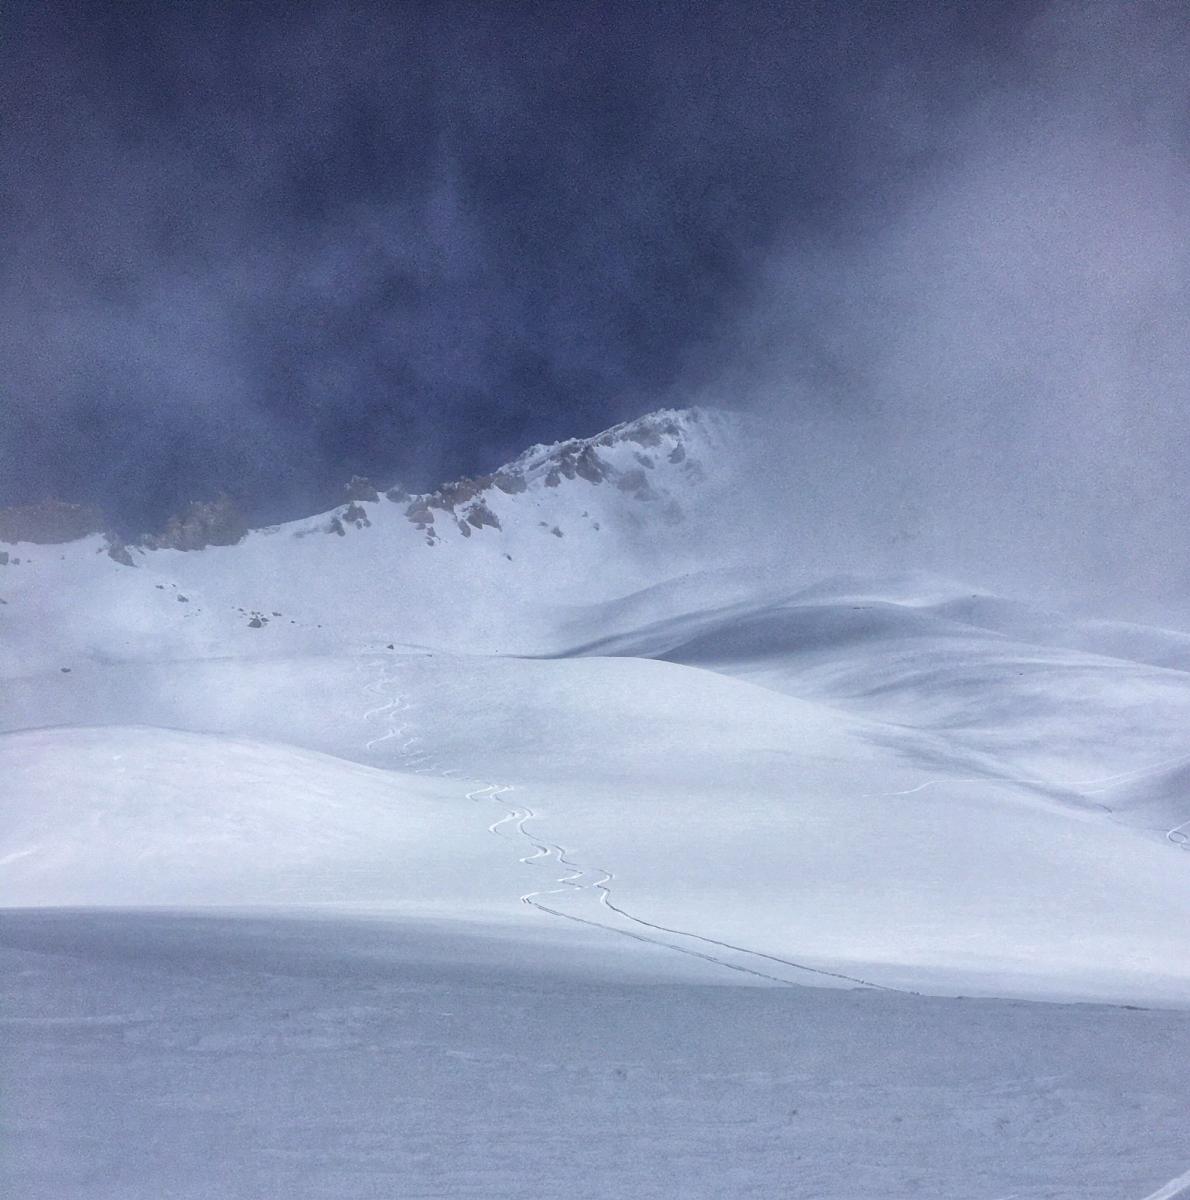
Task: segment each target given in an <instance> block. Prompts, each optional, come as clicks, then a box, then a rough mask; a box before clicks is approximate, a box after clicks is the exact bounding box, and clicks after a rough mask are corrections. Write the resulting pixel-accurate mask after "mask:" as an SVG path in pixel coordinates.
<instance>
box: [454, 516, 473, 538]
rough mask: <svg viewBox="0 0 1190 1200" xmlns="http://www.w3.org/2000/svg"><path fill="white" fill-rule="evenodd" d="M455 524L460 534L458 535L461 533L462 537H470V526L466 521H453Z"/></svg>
mask: <svg viewBox="0 0 1190 1200" xmlns="http://www.w3.org/2000/svg"><path fill="white" fill-rule="evenodd" d="M455 524H456V525H457V526H458V527H459V532H460V533H461V534H462V535H463V536H464V537H470V536H471V526H470V525H468V524H467V522H466V521H458V520H456V521H455Z"/></svg>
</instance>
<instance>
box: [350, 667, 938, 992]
mask: <svg viewBox="0 0 1190 1200" xmlns="http://www.w3.org/2000/svg"><path fill="white" fill-rule="evenodd" d="M368 666H369V667H371V668H372V669H373V670H376V671H378V672H379V674H378V677H375V678H372V679H371V680H370V681H369V682H368V683H367V684H365V687H364V690H365V691H366V692H368V693H369V694H370V695H372V696H374V697H375V698H376V699H377V700H380V701H381V703H379V704H377V705H374V706H373V707H372V708H369V709H368V710H367V711H366V712H365V713H364V716H363V719H364V721H365V722H367V721H372V720H374V719H376V718H382V719H383V720H384V721H385V725H386V728H385V730H384V732H383V733H381V734H379V735H378V736H377V737H375V738H372V739H371V740H369V741H368V742H367V743H365V748H366V749H367V750H369V751H371V750H373V749H375V748H376V747H377V746H379V745H381V744H382V743H384V742H386V741H390V740H394V739H397V738H403V739H404V740H403V741H402V742H401V744H400V746H399V747H398V754H399V756H400V758H401V761H402V764H403V765H404V766H405V767H406V769H412V770H413V771H414V773H415V774H425V775H428V774H434V775H439V776H442V777H444V778H459V779H465V778H466V777H465V776H463V775H462V773H461V772H460V771H459V769H458V768H455V767H451V768H447V769H445V770H443V769H441V768H440V767H439V766H438V765H437V764H436V763H435V762H434V761H433V760H432V759H431V756H430V755H429V754H428V753H426V752H425V751H420V752H416V753H415V752H413V750H412V747H413V746H414V745H415V744H416V743H417V742H419V741H420V739H419V738H417V737H416V736H414V735H411V734H410V725H409V724H408V723H407V722H397V721H395V718H396V716H397V715H398V714H400V713H404V712H408V711H410V710H411V709H412V707H413V706H412V704H411V703H410V702H409V700H408V698H407V697H405V696H403V695H401V694H400V692H399V691H396V688H397V683H398V681H397V679H396V677H395V676H394V675H393V673H392V672H391V663H390V661H389V660H388V659H376V660H372V661H371V662H370V663H369V664H368ZM414 764H418V765H416V766H415V765H414ZM471 782H475V783H477V784H478V785H479V786H477V787H475V788H473V789H472V790H471V791H469V792H467V793H466V798H467V799H468V800H472V801H475V802H480V801H483V800H487V801H490V802H492V803H495V804H497V805H499V807H500V809H501V815H500V816H499V817H498V818H497V819H496V820H494V821H492V822H491V824H489V825H488V832H489V833H492V834H494V835H495V836H497V837H501V838H504V839H505V840H519V841H522V842H525V843H527V844H528V846H529V848H530V852H529V853H528V854H526V855H524V856H523V857H521V859H520V862H521V863H523V864H524V865H526V866H541V865H544V864H545V863H547V862H549V861H551V860H552V861H555V862H557V864H558V865H559V866H560V867H562V868H563V869H564V870H565V874H563V875H560V876H559V877H558V878H557V879H556V880H555V881H554V882H555V883H557V884H558V886H557V887H553V888H544V889H538V890H535V891H531V892H526V893H525V894H524V895H523V896H521V903H522V904H526V905H528V906H529V907H530V908H535V909H537V910H538V911H539V912H543V913H547V914H548V915H549V916H551V917H557V918H559V919H561V920H564V921H573V922H575V923H576V924H579V925H587V926H590V927H591V928H594V929H603V930H605V931H607V932H609V933H614V934H618V935H619V936H621V937H628V938H632V939H633V940H634V941H638V942H644V943H647V944H649V945H654V946H659V947H661V948H662V949H665V950H671V951H673V952H674V953H677V954H685V955H687V956H689V957H691V958H697V959H699V960H701V961H703V962H707V963H711V964H713V965H715V966H719V967H723V968H724V969H726V970H729V971H737V972H739V973H740V974H743V975H749V976H752V977H754V978H756V979H764V980H766V981H767V982H769V983H775V984H779V985H781V986H783V987H799V986H802V985H801V984H799V983H798V982H797V981H796V980H792V979H786V978H784V977H782V976H779V975H774V974H772V973H771V972H768V971H764V970H760V969H758V968H757V967H756V966H746V965H744V964H741V963H735V962H730V961H728V960H726V959H724V958H722V957H719V956H718V955H714V954H710V953H707V952H705V951H702V950H696V949H694V948H692V947H690V946H682V945H675V944H674V943H673V942H671V941H668V940H665V939H663V938H659V937H652V936H649V934H645V933H638V932H636V931H635V930H631V929H624V928H623V927H622V926H621V925H620V924H618V923H617V924H611V923H608V922H606V921H597V920H593V919H592V918H590V917H583V916H578V915H577V914H575V913H571V912H565V911H564V910H562V909H560V908H555V907H554V906H553V905H551V904H546V903H544V902H543V898H544V897H549V896H558V895H567V894H570V893H571V892H577V893H588V894H589V893H594V894H596V895H597V897H598V904H599V905H600V906H601V908H602V909H604V910H605V911H607V912H610V913H614V914H615V915H616V916H617V917H620V918H621V919H622V920H624V921H628V922H630V923H631V924H633V925H636V926H639V927H640V928H641V929H645V930H649V931H650V933H653V934H667V935H669V936H670V937H680V938H688V939H690V940H691V941H695V942H700V943H702V944H703V945H706V946H713V947H715V948H717V949H720V950H727V951H730V952H731V953H733V954H739V955H743V956H744V957H745V958H746V959H748V960H751V961H752V962H754V963H755V962H765V963H774V964H777V965H778V966H782V967H787V968H788V969H790V970H793V971H801V972H805V973H806V974H810V975H817V976H820V977H821V978H825V979H835V980H839V981H840V982H843V983H850V984H854V985H855V986H857V987H865V988H873V989H876V990H879V991H885V992H902V993H907V994H911V995H916V994H917V993H911V992H908V991H907V989H904V988H895V987H890V986H888V985H887V984H881V983H873V982H872V981H871V980H867V979H862V978H860V977H858V976H855V975H846V974H843V973H842V972H839V971H828V970H826V969H824V968H822V967H812V966H809V965H808V964H806V963H799V962H796V961H794V960H793V959H788V958H781V957H780V956H778V955H775V954H768V953H765V952H764V951H762V950H750V949H748V948H747V947H746V946H738V945H736V944H734V943H732V942H726V941H722V940H720V939H718V938H712V937H706V936H704V935H703V934H701V933H693V932H691V931H690V930H688V929H678V928H676V927H674V926H668V925H661V924H658V923H656V922H653V921H648V920H645V918H643V917H638V916H637V915H636V914H635V913H633V912H630V911H629V910H628V909H626V908H623V907H622V906H620V905H618V904H616V903H615V901H614V900H613V898H612V890H611V886H610V885H611V884H612V882H613V881H614V880H615V874H614V873H613V872H611V871H608V870H606V869H605V868H602V867H599V868H588V867H584V866H582V865H581V864H579V863H577V862H575V861H574V860H573V859H571V858H570V856H569V851H568V850H566V849H565V848H564V847H562V846H560V845H558V844H556V843H553V842H546V841H542V840H540V839H539V838H538V837H536V836H535V835H534V834H533V833H532V832H531V831H530V830H529V829H528V828H526V826H527V825H528V823H529V822H530V821H537V820H540V817H539V816H538V815H537V813H536V812H534V810H533V809H531V808H529V807H527V806H525V805H511V804H510V803H509V802H507V801H506V800H504V799H503V797H505V796H507V795H508V794H509V793H511V792H512V791H514V790H515V789H514V788H513V786H512V785H511V784H497V783H480V781H478V780H472V781H471ZM509 830H511V831H512V838H511V839H510V838H509ZM585 880H586V881H587V882H584V881H585Z"/></svg>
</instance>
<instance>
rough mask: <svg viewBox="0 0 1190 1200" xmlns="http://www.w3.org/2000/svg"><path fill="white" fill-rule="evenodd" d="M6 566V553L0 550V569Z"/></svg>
mask: <svg viewBox="0 0 1190 1200" xmlns="http://www.w3.org/2000/svg"><path fill="white" fill-rule="evenodd" d="M7 566H8V551H7V550H0V567H7Z"/></svg>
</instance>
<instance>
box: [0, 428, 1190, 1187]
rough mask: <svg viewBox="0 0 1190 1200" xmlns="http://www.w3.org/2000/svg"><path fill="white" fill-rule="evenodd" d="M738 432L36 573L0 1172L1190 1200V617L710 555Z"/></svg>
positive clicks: (13, 702) (4, 582) (15, 810)
mask: <svg viewBox="0 0 1190 1200" xmlns="http://www.w3.org/2000/svg"><path fill="white" fill-rule="evenodd" d="M650 422H651V423H650ZM728 432H729V430H728V429H727V426H726V425H725V424H724V423H723V422H722V421H717V420H712V419H711V418H710V417H708V416H707V415H705V414H703V415H701V416H700V415H698V414H682V413H669V414H661V415H660V416H659V417H657V418H655V419H646V420H645V421H642V422H638V423H634V424H632V425H629V426H624V427H620V428H619V429H618V430H614V431H610V432H609V434H607V435H603V436H602V437H601V438H597V439H589V440H588V441H586V442H579V441H576V442H572V443H564V444H562V445H561V446H560V447H539V448H536V449H535V450H534V451H531V452H529V453H528V454H527V455H525V456H523V457H522V459H520V460H517V462H516V463H514V464H510V465H509V466H508V467H507V468H503V469H502V470H501V471H500V472H497V473H496V474H495V475H493V476H491V477H486V478H485V479H483V480H478V481H475V480H472V481H459V482H457V483H455V484H452V485H448V486H447V487H446V488H444V489H441V490H440V491H439V492H438V493H434V494H432V495H430V496H426V497H401V499H400V502H399V503H398V502H397V501H395V500H393V499H390V498H387V497H383V496H381V495H379V494H377V495H376V497H375V499H359V500H353V501H352V503H351V504H350V505H349V506H347V507H345V508H343V509H342V510H341V511H337V512H336V513H333V514H325V515H324V516H323V517H319V518H311V519H310V520H308V521H304V522H295V523H294V524H293V525H291V526H280V527H277V528H276V529H272V530H267V531H257V532H254V533H252V534H250V535H249V536H248V538H247V539H245V540H244V541H243V542H241V543H240V544H238V545H233V546H221V547H215V546H212V547H208V548H206V549H200V550H192V551H189V552H181V551H177V550H162V549H158V550H151V551H149V550H145V551H142V550H136V551H135V552H133V553H126V554H124V555H123V556H122V557H123V558H126V559H127V561H122V559H121V558H114V557H111V556H109V554H107V553H105V544H104V543H103V542H102V539H98V538H92V539H86V540H84V541H80V542H75V543H69V544H66V545H63V546H40V545H39V546H29V545H21V546H19V547H17V548H14V549H13V550H11V551H10V552H6V553H7V555H8V557H7V559H6V560H5V561H4V562H3V563H2V564H0V601H3V603H2V604H0V685H2V686H0V905H2V906H3V908H2V909H0V979H2V980H3V983H2V984H0V989H2V990H0V996H2V997H3V1000H2V1005H3V1007H2V1008H0V1028H2V1031H3V1032H2V1035H0V1083H2V1084H3V1087H2V1091H3V1095H4V1103H3V1104H2V1105H0V1187H2V1190H3V1191H4V1193H5V1194H12V1195H14V1196H16V1195H19V1196H29V1197H39V1198H40V1197H45V1198H47V1200H48V1198H49V1197H54V1198H58V1197H112V1198H113V1200H114V1198H116V1197H119V1198H121V1200H124V1198H137V1200H139V1198H141V1197H144V1198H145V1200H149V1198H153V1200H156V1198H157V1197H161V1196H178V1197H191V1196H194V1197H198V1196H210V1195H218V1196H225V1197H244V1198H245V1200H247V1198H248V1197H267V1196H291V1197H306V1196H309V1197H344V1198H347V1197H351V1198H354V1197H361V1196H373V1195H374V1196H378V1197H380V1196H384V1197H391V1196H401V1197H427V1198H428V1197H455V1196H459V1197H467V1196H474V1197H486V1196H491V1197H506V1196H516V1197H526V1198H530V1197H532V1198H537V1197H553V1196H564V1195H571V1194H573V1193H574V1192H575V1191H576V1190H581V1189H584V1188H586V1189H589V1190H592V1191H595V1192H598V1193H599V1194H600V1195H604V1196H608V1197H621V1196H622V1197H633V1198H634V1200H635V1198H637V1197H651V1196H657V1197H662V1196H682V1197H687V1196H690V1197H725V1198H726V1197H737V1196H758V1197H760V1196H763V1197H771V1196H790V1197H798V1198H802V1197H805V1198H807V1200H808V1198H811V1197H819V1198H823V1200H858V1198H859V1197H865V1198H866V1197H873V1196H879V1197H887V1198H889V1200H896V1198H900V1197H905V1198H909V1197H938V1198H942V1197H946V1198H947V1200H955V1198H959V1197H962V1198H966V1197H970V1198H971V1200H1008V1198H1009V1197H1011V1198H1012V1200H1034V1198H1041V1197H1048V1198H1059V1197H1061V1198H1067V1197H1068V1198H1071V1200H1073V1198H1075V1197H1078V1198H1085V1200H1097V1198H1099V1197H1102V1198H1103V1200H1107V1198H1109V1197H1110V1198H1112V1200H1132V1198H1133V1197H1135V1200H1158V1198H1160V1200H1170V1198H1172V1197H1174V1196H1177V1195H1180V1194H1182V1192H1187V1193H1188V1194H1190V1176H1185V1177H1183V1176H1180V1175H1179V1172H1185V1171H1186V1168H1187V1166H1190V1145H1188V1144H1187V1143H1186V1142H1185V1138H1184V1120H1183V1118H1184V1114H1185V1113H1186V1112H1187V1111H1190V1072H1187V1071H1186V1070H1185V1060H1186V1051H1187V1049H1188V1048H1190V853H1187V849H1188V848H1190V791H1188V790H1187V787H1186V783H1187V781H1190V638H1188V637H1187V636H1186V635H1184V634H1180V633H1176V632H1169V631H1164V630H1160V629H1155V628H1141V627H1137V626H1130V625H1126V624H1123V623H1119V622H1106V621H1089V620H1085V619H1077V620H1076V619H1074V618H1070V617H1067V616H1063V615H1061V614H1056V613H1051V612H1047V611H1045V610H1042V609H1039V608H1035V607H1031V606H1029V605H1024V604H1020V603H1016V602H1013V601H1009V600H1006V599H1003V598H1000V597H996V596H992V595H989V594H987V593H985V592H981V591H979V590H978V589H976V590H972V589H970V588H966V587H963V586H961V585H958V584H954V583H950V582H947V581H943V580H937V579H932V578H926V577H923V576H916V575H900V576H895V577H878V576H873V577H864V578H861V577H856V576H838V577H832V578H829V579H824V580H816V581H815V580H809V579H806V578H801V577H799V576H798V573H797V571H796V570H795V569H794V567H793V565H791V564H781V565H779V566H773V565H768V566H763V567H762V566H760V565H758V564H756V563H749V564H740V565H734V566H731V567H729V568H725V567H722V566H714V567H713V569H706V568H707V566H708V564H707V562H706V561H705V560H706V558H707V556H708V554H709V553H710V551H709V549H708V547H707V545H706V544H705V543H704V541H703V539H702V536H701V531H700V529H699V528H698V526H697V522H696V521H695V520H694V516H693V514H697V513H699V512H700V511H701V509H700V506H704V507H705V504H706V503H707V500H708V497H710V498H711V499H714V498H715V496H716V495H717V493H716V492H715V485H714V469H713V468H714V456H715V454H716V453H717V452H719V450H721V448H722V445H723V443H724V439H725V438H726V437H727V435H728ZM129 563H131V564H132V565H129Z"/></svg>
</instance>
